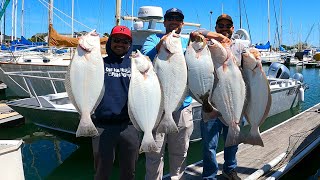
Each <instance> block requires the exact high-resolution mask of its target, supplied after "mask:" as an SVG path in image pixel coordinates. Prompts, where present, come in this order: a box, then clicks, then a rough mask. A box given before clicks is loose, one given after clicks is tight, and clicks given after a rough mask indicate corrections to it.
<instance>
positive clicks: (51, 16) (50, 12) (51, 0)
mask: <svg viewBox="0 0 320 180" xmlns="http://www.w3.org/2000/svg"><path fill="white" fill-rule="evenodd" d="M48 22H49V24H53V0H49V19H48Z"/></svg>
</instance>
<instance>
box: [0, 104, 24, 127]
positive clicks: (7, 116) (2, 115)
mask: <svg viewBox="0 0 320 180" xmlns="http://www.w3.org/2000/svg"><path fill="white" fill-rule="evenodd" d="M22 119H23V116H21V115H20V114H19V113H17V112H15V111H13V110H12V109H11V108H10V107H9V106H7V105H6V104H5V103H0V124H4V123H9V122H12V121H16V120H22Z"/></svg>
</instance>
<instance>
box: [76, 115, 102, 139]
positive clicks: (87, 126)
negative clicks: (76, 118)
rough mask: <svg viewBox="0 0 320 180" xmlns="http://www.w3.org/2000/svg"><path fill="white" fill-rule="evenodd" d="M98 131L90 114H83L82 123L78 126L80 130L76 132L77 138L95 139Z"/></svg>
mask: <svg viewBox="0 0 320 180" xmlns="http://www.w3.org/2000/svg"><path fill="white" fill-rule="evenodd" d="M98 135H99V133H98V130H97V128H96V126H95V125H94V124H93V122H92V120H91V117H90V114H89V113H88V114H83V115H82V116H81V119H80V123H79V125H78V129H77V132H76V137H80V136H85V137H88V136H89V137H93V136H98Z"/></svg>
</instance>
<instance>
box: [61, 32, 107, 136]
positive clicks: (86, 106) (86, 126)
mask: <svg viewBox="0 0 320 180" xmlns="http://www.w3.org/2000/svg"><path fill="white" fill-rule="evenodd" d="M103 83H104V65H103V59H102V56H101V52H100V38H99V35H98V34H97V33H96V32H95V31H91V32H89V33H88V34H86V35H85V36H82V37H80V39H79V45H78V47H77V49H76V52H75V54H74V56H73V58H72V61H71V62H70V64H69V67H68V72H67V75H66V80H65V87H66V90H67V93H68V96H69V98H70V100H71V102H72V104H73V105H74V106H75V107H76V109H77V111H78V113H79V114H80V115H81V119H80V123H79V125H78V129H77V132H76V136H77V137H79V136H96V135H98V131H97V129H96V127H95V125H94V124H93V123H92V120H91V114H92V113H93V111H94V110H95V108H96V107H97V105H98V104H99V102H100V101H101V98H102V96H103V92H104V86H103Z"/></svg>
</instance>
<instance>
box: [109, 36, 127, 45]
mask: <svg viewBox="0 0 320 180" xmlns="http://www.w3.org/2000/svg"><path fill="white" fill-rule="evenodd" d="M111 40H112V42H114V43H122V44H131V40H130V39H121V38H114V37H113V38H112V39H111Z"/></svg>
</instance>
